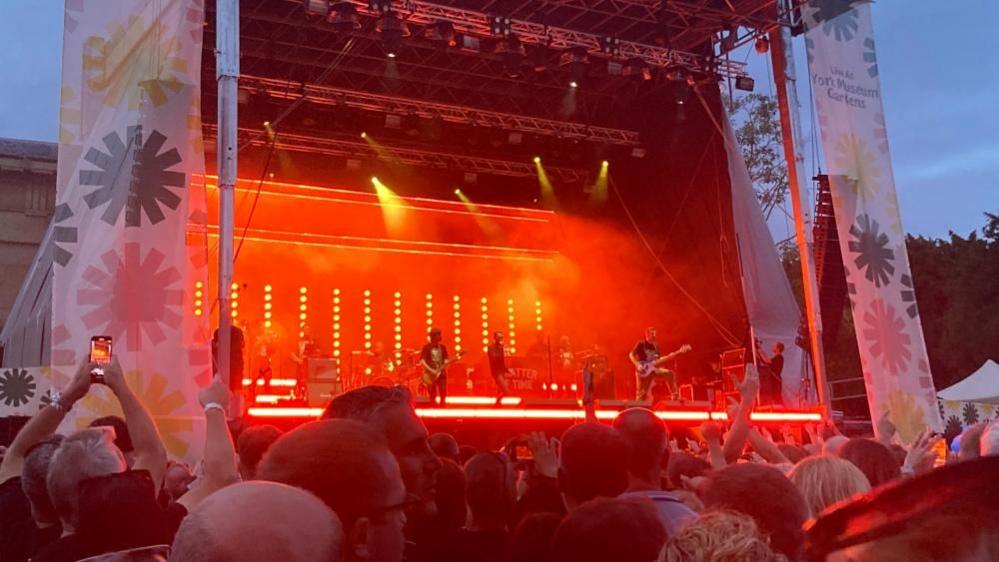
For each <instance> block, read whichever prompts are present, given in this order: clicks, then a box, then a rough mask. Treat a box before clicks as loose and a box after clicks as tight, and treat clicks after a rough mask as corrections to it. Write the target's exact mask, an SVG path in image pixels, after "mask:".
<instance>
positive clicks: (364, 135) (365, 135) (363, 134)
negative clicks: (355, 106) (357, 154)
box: [361, 131, 368, 139]
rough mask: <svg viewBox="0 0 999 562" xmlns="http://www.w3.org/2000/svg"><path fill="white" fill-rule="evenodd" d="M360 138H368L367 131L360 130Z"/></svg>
mask: <svg viewBox="0 0 999 562" xmlns="http://www.w3.org/2000/svg"><path fill="white" fill-rule="evenodd" d="M361 138H362V139H366V138H368V133H365V132H364V131H361Z"/></svg>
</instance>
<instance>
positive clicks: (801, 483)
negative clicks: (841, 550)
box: [788, 455, 871, 517]
mask: <svg viewBox="0 0 999 562" xmlns="http://www.w3.org/2000/svg"><path fill="white" fill-rule="evenodd" d="M788 478H790V479H791V482H793V483H794V485H795V486H797V487H798V491H800V492H801V495H802V496H804V498H805V503H806V504H808V510H809V513H810V514H811V516H813V517H814V516H818V515H819V514H820V513H822V512H823V511H825V509H826V508H827V507H829V506H831V505H833V504H835V503H837V502H840V501H843V500H845V499H848V498H850V497H853V496H854V495H856V494H861V493H864V492H868V491H870V489H871V484H870V482H868V481H867V477H866V476H864V473H863V472H861V471H860V469H859V468H857V467H856V466H854V464H853V463H851V462H850V461H848V460H845V459H841V458H838V457H832V456H829V455H823V456H815V457H808V458H807V459H805V460H803V461H801V462H799V463H798V464H796V465H795V466H794V468H793V469H791V472H790V474H788Z"/></svg>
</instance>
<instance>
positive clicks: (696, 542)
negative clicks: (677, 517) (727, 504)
mask: <svg viewBox="0 0 999 562" xmlns="http://www.w3.org/2000/svg"><path fill="white" fill-rule="evenodd" d="M742 560H752V561H754V562H787V558H786V557H785V556H784V555H783V554H780V553H777V552H774V550H773V549H772V548H770V541H769V540H768V538H767V537H766V535H764V534H763V533H762V532H760V528H759V527H758V526H757V525H756V521H755V520H754V519H753V518H752V517H750V516H748V515H745V514H743V513H739V512H736V511H727V510H721V511H711V512H708V513H705V514H703V515H701V516H700V517H698V518H697V519H695V520H693V521H691V522H690V523H688V524H687V525H686V526H685V527H684V528H683V530H682V531H680V533H679V534H677V535H676V536H673V537H670V539H669V540H668V541H666V544H665V546H663V549H662V551H661V552H660V553H659V562H739V561H742Z"/></svg>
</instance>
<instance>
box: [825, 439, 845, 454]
mask: <svg viewBox="0 0 999 562" xmlns="http://www.w3.org/2000/svg"><path fill="white" fill-rule="evenodd" d="M849 440H850V439H849V438H847V437H845V436H843V435H833V436H831V437H829V438H828V439H826V440H825V442H824V443H823V444H822V454H823V455H836V456H839V454H840V452H841V451H842V450H843V445H846V442H847V441H849Z"/></svg>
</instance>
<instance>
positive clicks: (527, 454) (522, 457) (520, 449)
mask: <svg viewBox="0 0 999 562" xmlns="http://www.w3.org/2000/svg"><path fill="white" fill-rule="evenodd" d="M514 451H515V454H516V455H517V460H518V461H529V460H533V459H534V453H532V452H531V448H530V447H528V446H527V445H517V446H516V448H515V449H514Z"/></svg>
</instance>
